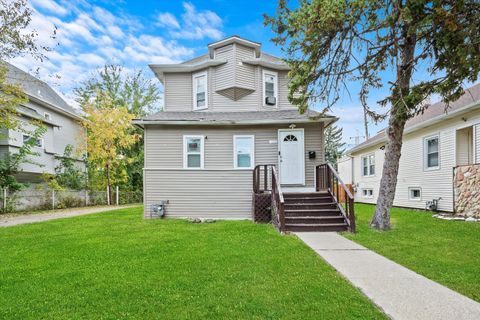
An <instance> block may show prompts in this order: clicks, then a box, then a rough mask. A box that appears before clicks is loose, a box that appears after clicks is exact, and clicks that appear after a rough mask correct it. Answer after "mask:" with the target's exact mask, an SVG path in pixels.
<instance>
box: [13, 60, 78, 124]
mask: <svg viewBox="0 0 480 320" xmlns="http://www.w3.org/2000/svg"><path fill="white" fill-rule="evenodd" d="M4 63H5V65H6V67H7V68H8V73H7V81H8V82H9V83H14V84H20V86H21V87H22V88H23V90H24V92H25V93H26V94H28V95H29V96H31V97H34V98H36V99H38V100H41V101H43V102H46V103H48V104H50V105H53V106H55V107H57V108H60V109H63V110H64V111H67V112H69V113H73V114H76V115H78V114H77V113H76V111H75V109H74V108H73V107H71V106H70V105H69V104H68V103H67V102H65V100H63V99H62V97H60V96H59V95H58V93H56V92H55V91H54V90H53V89H52V88H51V87H50V86H49V85H48V84H46V83H45V82H43V81H41V80H39V79H37V78H35V77H34V76H32V75H31V74H29V73H28V72H25V71H23V70H21V69H19V68H17V67H15V66H14V65H12V64H10V63H8V62H4Z"/></svg>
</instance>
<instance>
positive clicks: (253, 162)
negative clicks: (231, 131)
mask: <svg viewBox="0 0 480 320" xmlns="http://www.w3.org/2000/svg"><path fill="white" fill-rule="evenodd" d="M237 138H250V139H252V149H251V150H250V151H251V154H250V167H239V166H238V159H237V154H236V151H237ZM233 167H234V168H235V169H236V170H251V169H253V168H254V167H255V136H254V135H234V136H233Z"/></svg>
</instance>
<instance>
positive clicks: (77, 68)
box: [11, 0, 194, 102]
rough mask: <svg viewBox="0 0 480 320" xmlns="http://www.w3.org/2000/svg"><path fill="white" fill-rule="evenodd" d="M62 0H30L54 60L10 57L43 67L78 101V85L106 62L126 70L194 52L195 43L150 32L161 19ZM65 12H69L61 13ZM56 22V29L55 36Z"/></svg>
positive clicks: (34, 24) (45, 75) (34, 26)
mask: <svg viewBox="0 0 480 320" xmlns="http://www.w3.org/2000/svg"><path fill="white" fill-rule="evenodd" d="M57 1H58V0H57ZM58 3H61V2H60V1H59V2H58ZM58 3H57V2H55V1H53V0H50V1H46V0H32V1H31V4H30V5H31V6H32V9H33V10H32V20H31V24H30V26H29V27H30V29H31V30H36V31H37V33H38V34H39V37H38V43H39V44H40V45H42V46H47V47H50V48H51V50H50V51H49V52H46V53H45V55H46V56H47V58H48V59H49V60H46V61H44V62H40V61H37V60H35V59H33V58H31V57H28V56H23V57H17V58H15V59H13V60H12V61H11V62H12V63H13V64H15V65H17V66H18V67H20V68H22V69H24V70H26V71H32V70H37V69H38V70H39V72H38V75H39V77H40V78H41V79H42V80H45V81H46V82H47V83H49V84H50V85H52V87H54V88H55V89H57V91H59V92H60V93H63V95H64V96H65V97H67V99H68V101H69V102H71V101H73V99H72V97H73V96H72V92H73V88H74V87H75V86H77V85H78V84H79V83H81V82H82V81H84V80H86V79H87V78H88V77H89V76H91V75H92V72H93V71H95V70H97V69H98V68H99V67H101V66H102V65H104V64H107V63H118V64H121V65H123V66H124V69H125V70H134V69H137V70H138V69H146V68H147V65H148V64H149V63H176V62H179V61H181V60H185V59H187V58H190V57H192V55H193V54H194V50H193V49H190V48H188V47H185V46H183V45H181V44H179V43H178V42H177V41H176V40H172V39H166V38H165V37H164V36H160V35H152V34H149V33H148V32H147V31H146V30H149V28H150V26H151V25H154V24H155V23H156V22H157V21H156V20H154V21H144V20H142V22H140V20H138V19H136V18H135V17H131V16H127V15H124V14H123V15H122V14H117V13H115V14H113V13H112V12H110V11H107V10H105V9H104V8H100V7H98V6H93V5H91V4H89V3H88V2H86V1H81V0H79V1H68V2H62V4H64V5H65V8H68V9H65V10H63V11H62V9H61V8H63V7H60V5H59V4H58ZM56 6H58V8H57V7H56ZM61 13H63V14H64V15H63V16H62V17H61V18H60V14H61ZM172 17H173V16H172ZM173 18H174V19H175V17H173ZM172 21H173V20H172ZM177 23H178V21H177ZM172 27H175V25H174V23H173V24H172V22H171V21H170V24H169V27H168V30H170V28H172ZM55 28H58V30H57V34H56V37H55V39H52V37H51V36H52V35H53V31H54V30H55ZM26 31H27V32H28V30H26ZM164 34H167V35H168V32H166V33H164ZM146 75H149V73H148V72H147V73H146Z"/></svg>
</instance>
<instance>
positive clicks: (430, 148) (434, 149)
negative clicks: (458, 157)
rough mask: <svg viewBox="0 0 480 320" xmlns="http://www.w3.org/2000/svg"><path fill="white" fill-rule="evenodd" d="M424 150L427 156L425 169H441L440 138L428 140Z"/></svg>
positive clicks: (434, 137)
mask: <svg viewBox="0 0 480 320" xmlns="http://www.w3.org/2000/svg"><path fill="white" fill-rule="evenodd" d="M423 150H424V154H425V160H424V161H425V169H427V170H433V169H438V168H440V148H439V137H438V136H433V137H429V138H426V139H425V145H424V147H423Z"/></svg>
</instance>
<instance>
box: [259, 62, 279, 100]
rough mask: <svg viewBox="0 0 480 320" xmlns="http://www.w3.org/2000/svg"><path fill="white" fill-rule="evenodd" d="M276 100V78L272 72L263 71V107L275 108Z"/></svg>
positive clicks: (275, 74)
mask: <svg viewBox="0 0 480 320" xmlns="http://www.w3.org/2000/svg"><path fill="white" fill-rule="evenodd" d="M277 100H278V76H277V73H276V72H273V71H265V70H264V71H263V105H264V106H276V105H277V103H278V102H277Z"/></svg>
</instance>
